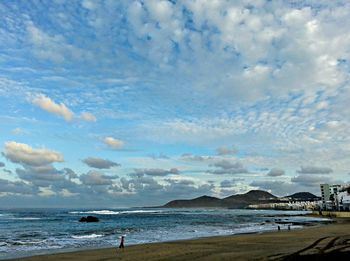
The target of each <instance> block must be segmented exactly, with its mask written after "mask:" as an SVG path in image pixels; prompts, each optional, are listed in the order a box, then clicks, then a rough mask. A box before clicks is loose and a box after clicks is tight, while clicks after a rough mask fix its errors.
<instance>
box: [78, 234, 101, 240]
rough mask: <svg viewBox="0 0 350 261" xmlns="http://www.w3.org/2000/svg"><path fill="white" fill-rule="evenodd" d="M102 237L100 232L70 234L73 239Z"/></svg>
mask: <svg viewBox="0 0 350 261" xmlns="http://www.w3.org/2000/svg"><path fill="white" fill-rule="evenodd" d="M98 237H103V235H101V234H91V235H82V236H72V238H74V239H89V238H98Z"/></svg>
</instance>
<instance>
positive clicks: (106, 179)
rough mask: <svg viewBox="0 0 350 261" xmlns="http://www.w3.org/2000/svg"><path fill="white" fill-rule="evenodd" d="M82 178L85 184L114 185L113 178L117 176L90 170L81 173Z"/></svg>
mask: <svg viewBox="0 0 350 261" xmlns="http://www.w3.org/2000/svg"><path fill="white" fill-rule="evenodd" d="M79 178H80V180H81V182H82V183H83V184H85V185H89V186H106V185H112V184H113V179H116V178H118V177H116V176H107V175H104V174H102V173H100V172H97V171H89V172H88V173H87V174H83V175H80V177H79Z"/></svg>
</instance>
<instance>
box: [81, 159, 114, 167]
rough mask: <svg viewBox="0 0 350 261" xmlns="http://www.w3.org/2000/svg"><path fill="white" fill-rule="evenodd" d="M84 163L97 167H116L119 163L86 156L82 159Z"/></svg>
mask: <svg viewBox="0 0 350 261" xmlns="http://www.w3.org/2000/svg"><path fill="white" fill-rule="evenodd" d="M83 162H84V163H85V164H87V165H88V166H89V167H91V168H97V169H110V168H112V167H118V166H120V164H118V163H116V162H114V161H111V160H106V159H100V158H91V157H90V158H86V159H84V160H83Z"/></svg>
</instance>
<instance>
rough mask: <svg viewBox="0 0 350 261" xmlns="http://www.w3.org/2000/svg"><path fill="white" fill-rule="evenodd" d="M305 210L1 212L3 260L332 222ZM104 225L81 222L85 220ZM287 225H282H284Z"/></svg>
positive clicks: (294, 227)
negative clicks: (94, 219)
mask: <svg viewBox="0 0 350 261" xmlns="http://www.w3.org/2000/svg"><path fill="white" fill-rule="evenodd" d="M307 213H308V212H305V211H277V210H247V209H159V208H155V209H150V208H132V209H83V210H82V209H80V210H77V209H11V210H0V259H7V258H14V257H23V256H31V255H37V254H46V253H55V252H64V251H71V250H77V249H91V248H102V247H116V246H117V245H118V242H119V237H120V236H121V235H125V236H126V237H125V245H126V246H128V245H134V244H142V243H151V242H164V241H173V240H180V239H191V238H199V237H207V236H220V235H232V234H241V233H259V232H263V231H271V230H272V231H273V230H277V226H278V225H279V226H280V227H281V229H282V230H283V229H287V228H288V226H290V228H291V229H296V228H301V227H302V226H304V225H308V224H314V223H320V222H329V220H328V219H324V218H314V217H309V216H306V215H305V214H307ZM88 215H91V216H96V217H98V218H99V219H100V222H98V223H80V222H79V219H80V218H81V217H82V216H88ZM281 223H282V224H281Z"/></svg>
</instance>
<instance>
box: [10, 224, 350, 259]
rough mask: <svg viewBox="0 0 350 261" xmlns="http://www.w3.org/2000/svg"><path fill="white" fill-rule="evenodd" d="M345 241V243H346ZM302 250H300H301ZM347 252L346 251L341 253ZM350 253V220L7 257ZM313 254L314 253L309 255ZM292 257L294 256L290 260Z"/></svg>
mask: <svg viewBox="0 0 350 261" xmlns="http://www.w3.org/2000/svg"><path fill="white" fill-rule="evenodd" d="M344 242H345V243H344ZM300 251H301V252H300ZM342 251H345V252H342ZM319 252H320V253H322V254H323V255H331V256H334V255H336V256H337V257H338V256H339V255H340V256H341V257H342V255H343V254H344V253H345V254H346V255H349V256H350V222H349V220H338V219H337V220H336V223H333V224H327V225H316V226H312V227H303V228H301V229H294V230H290V231H288V230H282V231H264V232H260V233H248V234H246V233H244V234H235V235H229V236H213V237H204V238H196V239H187V240H177V241H168V242H159V243H146V244H138V245H132V246H128V245H127V242H126V248H125V249H124V250H118V251H117V250H116V247H113V248H110V247H109V248H98V249H84V250H77V251H73V252H61V253H53V254H44V255H37V256H30V257H23V258H12V259H5V260H23V261H34V260H38V261H41V260H48V261H54V260H91V261H93V260H102V259H103V260H115V259H116V257H118V260H164V259H172V260H217V259H220V260H230V259H232V258H238V259H239V258H241V259H244V260H252V259H255V260H257V259H258V260H283V259H285V258H287V257H289V258H292V257H293V255H294V256H299V257H300V256H303V255H308V254H314V255H317V254H320V253H319ZM310 257H311V256H310ZM290 260H293V259H290Z"/></svg>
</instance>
